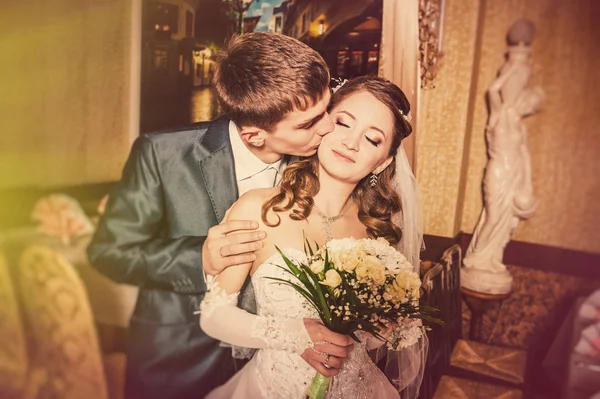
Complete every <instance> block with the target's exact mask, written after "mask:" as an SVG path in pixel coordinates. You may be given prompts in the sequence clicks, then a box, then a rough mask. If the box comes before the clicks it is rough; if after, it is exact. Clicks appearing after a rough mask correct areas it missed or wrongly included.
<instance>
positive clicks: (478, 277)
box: [460, 267, 513, 295]
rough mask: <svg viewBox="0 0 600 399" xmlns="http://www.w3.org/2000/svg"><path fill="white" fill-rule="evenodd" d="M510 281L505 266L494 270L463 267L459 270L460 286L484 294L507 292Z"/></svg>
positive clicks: (509, 287)
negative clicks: (502, 268)
mask: <svg viewBox="0 0 600 399" xmlns="http://www.w3.org/2000/svg"><path fill="white" fill-rule="evenodd" d="M512 281H513V279H512V276H511V275H510V273H509V272H508V270H506V268H505V269H504V270H500V271H495V270H489V269H476V268H474V267H463V268H461V270H460V286H461V287H464V288H467V289H469V290H472V291H477V292H482V293H484V294H492V295H495V294H498V295H502V294H508V293H510V291H511V290H512Z"/></svg>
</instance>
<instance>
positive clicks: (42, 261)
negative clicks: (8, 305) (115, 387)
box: [17, 246, 109, 399]
mask: <svg viewBox="0 0 600 399" xmlns="http://www.w3.org/2000/svg"><path fill="white" fill-rule="evenodd" d="M17 281H18V283H19V286H20V291H21V293H22V295H21V296H22V309H23V314H24V318H25V319H26V323H27V324H28V328H27V331H28V334H29V335H30V337H28V338H29V340H30V342H31V345H30V351H31V352H30V362H31V365H30V375H29V378H28V381H27V391H26V392H25V394H24V395H23V397H24V398H35V397H41V396H43V397H56V398H64V399H80V398H97V399H104V398H108V397H109V394H108V389H107V381H106V376H105V372H104V363H103V358H102V355H101V352H100V348H99V345H98V339H97V336H96V330H95V324H94V320H93V317H92V313H91V310H90V306H89V302H88V298H87V295H86V291H85V288H84V286H83V284H82V282H81V280H80V279H79V276H78V275H77V273H76V271H75V270H74V268H73V267H72V266H71V264H69V263H68V261H66V259H65V258H64V257H63V256H62V255H61V254H59V253H58V252H56V251H55V250H53V249H51V248H49V247H45V246H34V247H30V248H28V249H27V250H26V251H25V252H24V253H23V255H22V256H21V258H20V262H19V268H18V276H17Z"/></svg>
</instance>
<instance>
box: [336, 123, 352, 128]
mask: <svg viewBox="0 0 600 399" xmlns="http://www.w3.org/2000/svg"><path fill="white" fill-rule="evenodd" d="M335 124H336V125H340V126H343V127H345V128H349V127H350V126H348V125H346V124H345V123H343V122H340V121H337V122H335Z"/></svg>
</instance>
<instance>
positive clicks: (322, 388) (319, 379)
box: [308, 372, 331, 399]
mask: <svg viewBox="0 0 600 399" xmlns="http://www.w3.org/2000/svg"><path fill="white" fill-rule="evenodd" d="M330 382H331V377H325V376H324V375H323V374H321V373H319V372H317V375H315V378H313V380H312V383H311V384H310V387H309V388H308V397H309V399H325V397H326V396H327V389H328V388H329V383H330Z"/></svg>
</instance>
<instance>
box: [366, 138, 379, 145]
mask: <svg viewBox="0 0 600 399" xmlns="http://www.w3.org/2000/svg"><path fill="white" fill-rule="evenodd" d="M365 138H366V139H367V141H368V142H369V143H371V144H373V145H374V146H375V147H379V144H380V143H379V142H377V141H375V140H371V139H370V138H368V137H367V136H365Z"/></svg>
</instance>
